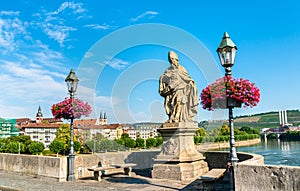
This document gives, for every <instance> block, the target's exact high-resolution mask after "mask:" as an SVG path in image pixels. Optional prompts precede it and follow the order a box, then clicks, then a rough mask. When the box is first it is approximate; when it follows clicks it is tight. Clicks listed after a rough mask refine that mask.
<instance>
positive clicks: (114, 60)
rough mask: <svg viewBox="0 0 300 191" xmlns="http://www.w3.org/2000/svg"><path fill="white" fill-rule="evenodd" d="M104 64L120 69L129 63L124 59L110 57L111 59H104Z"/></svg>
mask: <svg viewBox="0 0 300 191" xmlns="http://www.w3.org/2000/svg"><path fill="white" fill-rule="evenodd" d="M105 64H107V65H109V66H110V67H112V68H113V69H116V70H121V69H123V68H125V67H126V66H127V65H128V64H129V62H126V61H124V60H121V59H118V58H112V59H107V60H106V61H105Z"/></svg>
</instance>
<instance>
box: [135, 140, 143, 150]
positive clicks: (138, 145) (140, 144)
mask: <svg viewBox="0 0 300 191" xmlns="http://www.w3.org/2000/svg"><path fill="white" fill-rule="evenodd" d="M135 142H136V147H138V148H140V149H142V148H144V147H145V140H144V139H142V138H137V139H136V140H135Z"/></svg>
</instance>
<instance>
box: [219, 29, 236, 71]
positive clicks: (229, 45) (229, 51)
mask: <svg viewBox="0 0 300 191" xmlns="http://www.w3.org/2000/svg"><path fill="white" fill-rule="evenodd" d="M236 50H237V47H236V46H235V44H234V43H233V42H232V40H231V39H230V37H229V35H228V33H227V32H225V33H224V36H223V39H222V41H221V43H220V45H219V47H218V49H217V52H218V55H219V58H220V61H221V64H222V66H223V67H224V68H225V72H226V74H225V75H226V76H231V67H232V66H233V65H234V59H235V53H236Z"/></svg>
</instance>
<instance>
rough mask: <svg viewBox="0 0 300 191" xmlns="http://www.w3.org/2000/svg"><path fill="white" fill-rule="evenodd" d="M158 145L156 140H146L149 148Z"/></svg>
mask: <svg viewBox="0 0 300 191" xmlns="http://www.w3.org/2000/svg"><path fill="white" fill-rule="evenodd" d="M156 143H157V140H156V139H155V138H149V139H147V140H146V146H147V148H151V147H155V146H156Z"/></svg>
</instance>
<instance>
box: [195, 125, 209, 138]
mask: <svg viewBox="0 0 300 191" xmlns="http://www.w3.org/2000/svg"><path fill="white" fill-rule="evenodd" d="M195 134H196V136H205V135H206V132H205V129H204V128H202V127H200V128H198V129H197V131H196V133H195Z"/></svg>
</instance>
